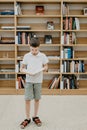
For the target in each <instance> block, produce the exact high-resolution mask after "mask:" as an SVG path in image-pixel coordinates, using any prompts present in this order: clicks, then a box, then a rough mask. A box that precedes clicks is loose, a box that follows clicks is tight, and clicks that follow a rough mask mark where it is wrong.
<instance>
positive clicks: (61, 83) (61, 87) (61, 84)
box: [60, 80, 63, 89]
mask: <svg viewBox="0 0 87 130" xmlns="http://www.w3.org/2000/svg"><path fill="white" fill-rule="evenodd" d="M60 89H63V80H61V82H60Z"/></svg>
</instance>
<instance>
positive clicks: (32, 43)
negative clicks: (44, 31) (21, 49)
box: [30, 38, 40, 55]
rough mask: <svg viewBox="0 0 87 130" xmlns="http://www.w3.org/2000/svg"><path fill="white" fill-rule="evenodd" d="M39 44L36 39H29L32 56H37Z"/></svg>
mask: <svg viewBox="0 0 87 130" xmlns="http://www.w3.org/2000/svg"><path fill="white" fill-rule="evenodd" d="M39 46H40V42H39V39H38V38H31V40H30V51H31V53H32V54H33V55H37V54H38V52H39Z"/></svg>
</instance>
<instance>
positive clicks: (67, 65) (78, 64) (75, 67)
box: [61, 61, 85, 73]
mask: <svg viewBox="0 0 87 130" xmlns="http://www.w3.org/2000/svg"><path fill="white" fill-rule="evenodd" d="M61 67H62V72H71V73H73V72H85V67H84V61H64V62H63V64H62V66H61Z"/></svg>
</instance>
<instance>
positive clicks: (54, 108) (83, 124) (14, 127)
mask: <svg viewBox="0 0 87 130" xmlns="http://www.w3.org/2000/svg"><path fill="white" fill-rule="evenodd" d="M32 116H33V101H32V102H31V117H32ZM39 116H40V118H41V120H42V122H43V125H42V126H41V127H37V126H36V125H35V124H34V123H33V122H31V124H30V125H28V126H27V127H26V128H25V130H87V96H81V95H80V96H45V95H44V96H42V99H41V102H40V109H39ZM24 118H25V106H24V96H23V95H16V96H14V95H0V130H21V129H20V126H19V124H20V123H21V121H23V120H24Z"/></svg>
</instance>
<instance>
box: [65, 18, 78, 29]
mask: <svg viewBox="0 0 87 130" xmlns="http://www.w3.org/2000/svg"><path fill="white" fill-rule="evenodd" d="M63 30H80V22H79V19H78V18H75V17H63Z"/></svg>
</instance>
